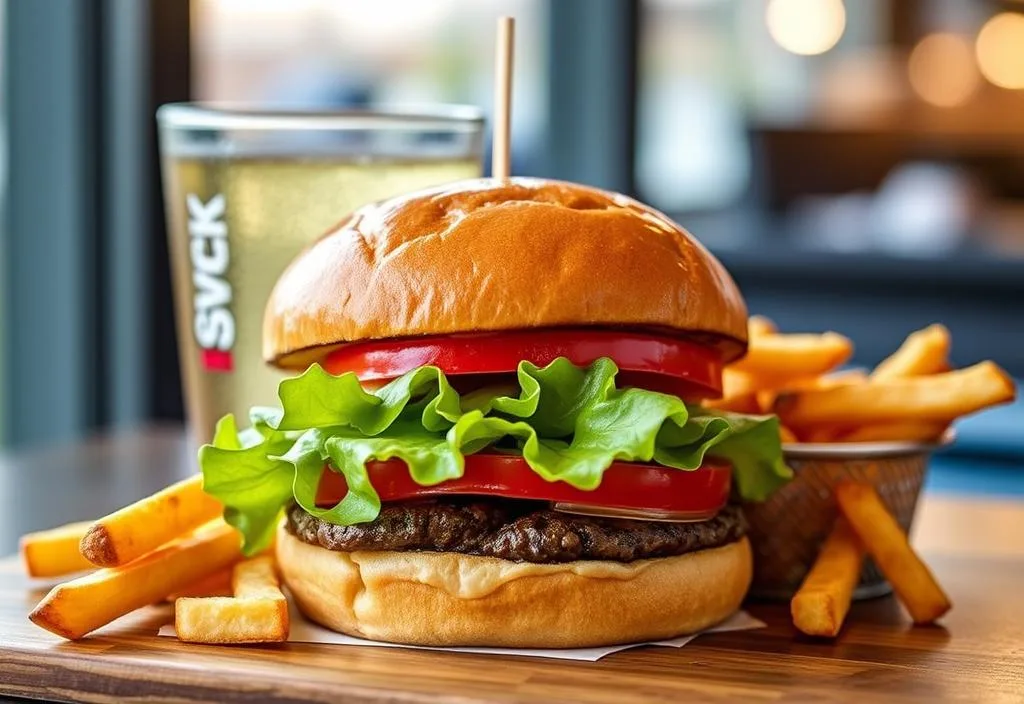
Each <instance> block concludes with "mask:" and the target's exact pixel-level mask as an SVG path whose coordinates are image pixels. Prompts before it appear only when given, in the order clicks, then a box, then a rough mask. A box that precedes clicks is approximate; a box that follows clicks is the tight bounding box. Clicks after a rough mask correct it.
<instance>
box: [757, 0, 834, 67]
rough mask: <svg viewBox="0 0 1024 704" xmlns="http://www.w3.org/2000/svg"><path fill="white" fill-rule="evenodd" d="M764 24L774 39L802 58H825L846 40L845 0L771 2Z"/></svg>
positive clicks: (784, 0)
mask: <svg viewBox="0 0 1024 704" xmlns="http://www.w3.org/2000/svg"><path fill="white" fill-rule="evenodd" d="M765 23H766V24H767V25H768V33H769V34H770V35H771V36H772V39H774V40H775V42H776V43H777V44H778V45H779V46H781V47H782V48H783V49H785V50H786V51H790V52H792V53H794V54H800V55H801V56H813V55H815V54H824V53H825V52H826V51H828V50H829V49H831V48H832V47H834V46H835V45H836V43H837V42H838V41H839V38H840V37H842V36H843V30H844V29H846V7H844V5H843V0H770V1H769V3H768V7H767V8H766V9H765Z"/></svg>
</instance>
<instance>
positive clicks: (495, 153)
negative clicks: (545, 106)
mask: <svg viewBox="0 0 1024 704" xmlns="http://www.w3.org/2000/svg"><path fill="white" fill-rule="evenodd" d="M514 44H515V19H513V18H512V17H499V18H498V42H497V45H496V47H495V53H494V132H493V134H492V135H491V176H492V177H494V178H501V179H506V178H508V177H509V176H510V175H511V173H512V164H511V154H510V146H509V133H510V131H511V128H510V124H511V121H512V119H511V116H512V51H513V45H514Z"/></svg>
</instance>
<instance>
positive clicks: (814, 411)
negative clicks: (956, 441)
mask: <svg viewBox="0 0 1024 704" xmlns="http://www.w3.org/2000/svg"><path fill="white" fill-rule="evenodd" d="M1015 396H1016V390H1015V388H1014V384H1013V381H1012V380H1011V379H1010V378H1009V376H1007V374H1006V372H1004V371H1003V370H1002V369H1000V368H999V367H998V366H996V365H995V364H994V363H993V362H981V363H979V364H975V365H974V366H973V367H968V368H966V369H960V370H958V371H955V372H945V373H943V374H933V375H931V376H919V377H907V378H896V379H888V380H885V381H877V382H872V383H869V384H858V385H850V386H840V387H837V388H832V389H822V390H819V391H802V392H797V393H793V394H787V395H785V396H783V397H780V398H779V400H778V401H777V402H776V404H775V410H776V412H777V413H778V414H779V417H780V418H782V420H783V422H784V423H785V424H786V425H789V426H791V427H794V428H796V430H797V432H798V433H799V432H801V428H807V427H813V426H817V425H833V426H847V427H856V426H861V425H873V424H878V423H880V422H884V421H901V420H905V419H907V418H913V419H915V420H919V421H937V422H949V421H951V420H953V419H954V418H957V417H958V416H962V415H967V414H968V413H973V412H975V411H979V410H981V409H983V408H987V407H989V406H993V405H996V404H999V403H1006V402H1008V401H1012V400H1013V399H1014V397H1015Z"/></svg>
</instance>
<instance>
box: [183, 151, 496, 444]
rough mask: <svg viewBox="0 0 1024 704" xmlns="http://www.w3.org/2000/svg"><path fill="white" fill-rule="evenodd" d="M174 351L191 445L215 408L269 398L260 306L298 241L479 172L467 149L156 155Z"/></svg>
mask: <svg viewBox="0 0 1024 704" xmlns="http://www.w3.org/2000/svg"><path fill="white" fill-rule="evenodd" d="M163 166H164V186H165V199H166V206H167V212H168V219H169V225H170V228H169V237H170V251H171V265H172V272H173V285H174V298H175V309H176V315H177V318H178V320H177V323H178V333H179V334H178V337H179V343H178V345H179V354H180V358H181V367H182V381H183V386H184V390H185V399H186V406H187V413H188V417H189V420H190V425H191V426H192V431H193V433H194V435H195V437H196V438H197V440H199V441H200V442H206V441H208V440H209V439H210V438H211V437H212V432H213V427H214V423H215V422H216V420H217V419H218V418H219V417H220V416H221V415H223V414H224V413H229V412H231V413H235V414H236V416H237V417H239V418H240V420H241V419H243V418H244V417H245V414H246V413H247V412H248V409H249V408H250V407H251V406H254V405H275V404H276V402H277V397H276V389H277V383H278V381H279V379H280V376H281V375H280V373H279V372H276V371H275V370H272V369H271V368H269V367H268V366H267V365H266V364H265V363H264V362H263V359H262V357H261V326H262V319H263V308H264V306H265V304H266V301H267V296H268V295H269V293H270V291H271V289H272V288H273V286H274V283H275V282H276V280H277V278H278V276H279V275H280V274H281V272H282V271H284V268H285V267H286V266H287V265H288V263H289V262H290V261H291V260H292V259H293V258H294V257H295V255H297V254H298V253H299V252H300V251H301V250H302V249H303V248H304V247H305V246H306V245H308V244H309V243H311V242H313V241H314V240H316V239H317V238H319V237H320V236H321V235H323V234H324V233H326V232H327V231H329V230H331V229H332V228H333V227H334V226H336V225H337V224H338V223H339V222H340V221H341V220H342V219H343V218H344V217H345V216H346V215H347V214H349V213H350V212H352V211H353V210H355V209H357V208H359V207H360V206H362V205H365V204H367V203H370V202H373V201H377V200H380V199H383V198H387V197H389V196H393V195H397V194H400V193H403V192H406V191H412V190H417V189H420V188H424V187H427V186H432V185H435V184H439V183H444V182H448V181H455V180H458V179H463V178H470V177H473V176H478V175H480V162H479V160H478V159H477V158H475V157H474V158H463V159H445V158H436V159H424V158H417V159H415V160H395V159H373V158H363V159H359V160H358V161H357V160H353V159H351V158H347V159H342V158H329V157H322V158H278V157H274V158H246V157H242V158H239V157H228V158H225V157H215V158H197V157H194V156H189V157H176V156H173V155H167V154H165V155H164V157H163Z"/></svg>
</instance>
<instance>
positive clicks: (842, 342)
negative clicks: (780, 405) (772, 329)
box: [730, 332, 853, 378]
mask: <svg viewBox="0 0 1024 704" xmlns="http://www.w3.org/2000/svg"><path fill="white" fill-rule="evenodd" d="M851 354H853V343H851V342H850V340H849V339H847V338H845V337H843V336H842V335H839V334H837V333H834V332H826V333H823V334H821V335H811V334H806V335H779V334H770V335H760V336H757V337H754V338H752V339H751V340H750V345H749V347H748V349H747V356H746V357H743V358H742V359H740V360H737V361H736V362H733V363H732V365H731V367H730V368H731V369H733V370H735V371H742V372H747V373H748V374H752V375H754V376H760V377H767V378H772V377H787V378H794V377H807V376H817V375H819V374H824V373H825V372H828V371H831V370H832V369H835V368H836V367H838V366H839V365H841V364H843V363H844V362H845V361H846V360H848V359H849V358H850V355H851Z"/></svg>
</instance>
